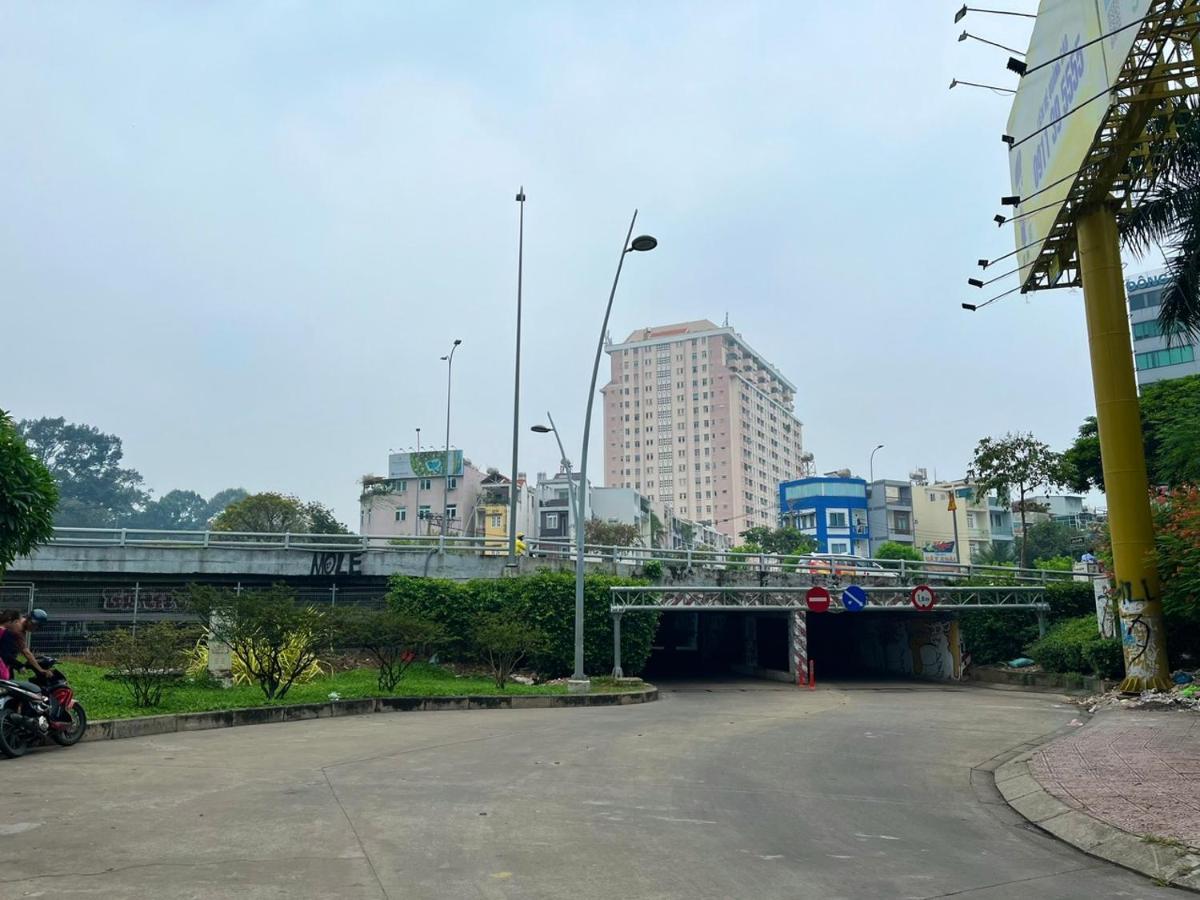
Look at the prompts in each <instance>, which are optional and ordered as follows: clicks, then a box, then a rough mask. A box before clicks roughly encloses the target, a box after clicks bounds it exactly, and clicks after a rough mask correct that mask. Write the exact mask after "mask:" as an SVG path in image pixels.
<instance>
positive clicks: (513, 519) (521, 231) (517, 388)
mask: <svg viewBox="0 0 1200 900" xmlns="http://www.w3.org/2000/svg"><path fill="white" fill-rule="evenodd" d="M517 203H519V204H521V212H520V218H519V223H520V224H519V225H518V227H517V354H516V356H517V361H516V372H515V374H514V375H513V446H512V481H510V482H509V485H508V564H509V565H510V566H515V565H516V564H517V429H518V427H519V424H520V422H519V420H520V418H521V275H522V268H523V266H524V262H525V186H524V185H522V186H521V189H520V190H519V191H518V192H517Z"/></svg>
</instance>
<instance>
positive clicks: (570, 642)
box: [388, 572, 659, 678]
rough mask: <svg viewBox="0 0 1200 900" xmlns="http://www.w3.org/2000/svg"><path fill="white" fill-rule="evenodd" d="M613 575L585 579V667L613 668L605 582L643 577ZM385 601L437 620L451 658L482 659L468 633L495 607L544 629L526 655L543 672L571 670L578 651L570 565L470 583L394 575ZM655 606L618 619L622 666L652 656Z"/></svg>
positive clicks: (638, 666)
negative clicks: (567, 569) (541, 638)
mask: <svg viewBox="0 0 1200 900" xmlns="http://www.w3.org/2000/svg"><path fill="white" fill-rule="evenodd" d="M644 583H645V582H643V581H637V580H632V579H627V578H618V577H615V576H612V575H588V576H587V577H586V579H585V580H584V632H583V649H584V668H585V671H587V672H592V673H603V672H607V671H609V670H611V668H612V615H611V614H610V613H609V603H610V598H609V588H611V587H616V586H622V585H635V584H644ZM388 602H389V604H390V605H391V607H392V608H393V609H396V610H400V611H404V612H408V613H411V614H413V615H416V616H419V617H421V618H424V619H429V620H431V621H433V622H436V623H437V624H439V625H441V626H442V629H443V631H444V632H445V642H444V643H443V644H442V645H441V646H442V647H443V652H444V654H445V656H446V658H448V659H457V660H477V661H481V657H480V655H479V652H478V649H477V647H476V646H475V645H474V642H473V640H472V635H473V633H474V630H475V625H476V623H477V621H478V619H479V616H480V615H482V614H484V613H494V612H500V613H504V614H505V615H507V616H509V617H511V618H514V619H517V620H519V621H521V622H523V623H524V624H526V625H528V626H529V627H531V628H535V629H537V630H539V631H541V632H542V633H543V634H544V635H545V636H546V642H545V644H544V646H542V647H539V648H538V649H537V650H535V651H534V652H533V653H531V654H530V656H529V663H530V664H531V665H532V666H533V668H534V669H536V670H537V672H538V673H539V674H540V675H544V676H546V677H548V678H555V677H558V676H561V675H569V674H570V673H571V671H572V669H573V667H574V657H575V649H574V648H575V576H574V574H573V573H571V572H538V573H536V574H533V575H524V576H521V577H519V578H488V579H476V580H474V581H468V582H452V581H445V580H441V579H431V578H413V577H409V576H402V575H397V576H394V577H393V578H392V581H391V591H390V592H389V594H388ZM658 616H659V614H658V613H657V612H628V613H625V614H624V616H623V617H622V619H621V662H622V667H623V668H624V669H625V670H626V671H628V672H631V673H633V674H636V673H638V672H640V671H641V670H642V668H643V667H644V666H645V665H646V660H647V659H648V658H649V657H650V645H651V642H652V641H653V640H654V632H655V630H656V629H657V627H658Z"/></svg>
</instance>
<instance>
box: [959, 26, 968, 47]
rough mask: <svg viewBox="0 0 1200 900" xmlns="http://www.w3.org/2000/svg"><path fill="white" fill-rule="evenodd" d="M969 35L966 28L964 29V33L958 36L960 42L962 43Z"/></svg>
mask: <svg viewBox="0 0 1200 900" xmlns="http://www.w3.org/2000/svg"><path fill="white" fill-rule="evenodd" d="M967 37H968V35H967V32H966V29H963V33H962V34H960V35H959V36H958V42H959V43H960V44H961V43H962V42H963V41H965V40H966V39H967Z"/></svg>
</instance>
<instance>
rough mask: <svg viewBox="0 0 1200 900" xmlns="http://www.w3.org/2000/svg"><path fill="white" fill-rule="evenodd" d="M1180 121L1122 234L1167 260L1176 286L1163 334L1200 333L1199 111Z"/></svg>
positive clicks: (1169, 293) (1169, 295) (1166, 304)
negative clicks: (1150, 184)
mask: <svg viewBox="0 0 1200 900" xmlns="http://www.w3.org/2000/svg"><path fill="white" fill-rule="evenodd" d="M1188 113H1190V116H1188V115H1187V114H1188ZM1179 122H1182V124H1178V123H1179ZM1176 123H1177V126H1178V130H1177V135H1176V137H1175V139H1174V140H1171V141H1169V142H1167V144H1166V148H1167V149H1166V151H1165V153H1164V154H1162V155H1161V156H1160V157H1159V158H1157V159H1156V160H1154V164H1155V178H1154V184H1153V186H1152V188H1151V190H1150V191H1149V193H1148V194H1147V195H1146V196H1145V197H1143V198H1142V200H1141V202H1140V203H1138V204H1137V205H1136V206H1135V207H1134V208H1133V209H1131V210H1128V211H1126V212H1125V214H1124V215H1123V216H1122V218H1121V236H1122V238H1124V241H1125V244H1126V246H1127V247H1129V248H1130V249H1131V250H1133V251H1134V253H1136V254H1137V255H1139V256H1141V255H1143V254H1145V253H1146V252H1147V251H1149V250H1152V249H1158V250H1161V251H1162V252H1163V255H1164V256H1165V257H1166V263H1167V271H1168V273H1169V274H1170V276H1171V285H1170V287H1168V288H1167V289H1166V290H1164V291H1163V296H1162V304H1161V305H1160V307H1159V313H1158V322H1159V324H1160V325H1161V326H1162V331H1163V333H1164V334H1171V333H1172V332H1175V331H1183V332H1190V333H1191V334H1193V335H1200V119H1198V118H1197V117H1196V114H1195V110H1194V109H1191V110H1183V111H1182V115H1179V116H1177V117H1176Z"/></svg>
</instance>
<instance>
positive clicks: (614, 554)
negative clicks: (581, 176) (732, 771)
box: [52, 528, 1073, 584]
mask: <svg viewBox="0 0 1200 900" xmlns="http://www.w3.org/2000/svg"><path fill="white" fill-rule="evenodd" d="M54 532H55V533H54V538H53V541H52V543H55V544H64V545H73V546H100V547H160V548H180V547H186V548H196V549H203V548H210V547H211V548H222V549H243V550H299V551H309V552H311V551H314V550H324V551H337V550H343V551H350V550H353V551H360V552H370V551H390V552H401V553H404V552H411V553H424V554H428V553H430V552H432V551H433V550H436V549H437V548H438V546H439V541H440V540H441V539H440V537H439V536H438V535H422V536H412V535H369V534H288V533H284V534H273V533H264V532H240V531H160V530H153V529H136V528H56V529H55V530H54ZM526 544H527V550H526V553H527V554H528V555H529V556H530V557H533V558H543V559H570V558H573V557H574V555H575V545H574V543H573V542H571V541H552V540H531V541H527V542H526ZM445 547H446V551H447V552H448V553H461V554H470V555H479V556H505V555H506V554H507V552H508V544H507V541H506V540H503V539H501V538H496V537H491V538H489V537H483V536H461V535H446V537H445ZM584 556H585V558H586V559H587V561H589V562H592V563H612V564H625V565H630V566H635V567H641V566H644V565H645V564H646V563H648V562H651V561H654V562H658V563H660V564H661V565H662V566H664V567H665V568H668V569H672V570H680V571H682V570H692V569H698V570H717V571H724V570H728V571H755V572H762V573H767V574H775V573H798V574H814V575H821V574H826V573H828V572H829V571H830V570H833V569H836V570H837V571H839V572H846V573H851V574H860V575H863V576H869V575H874V574H878V573H879V572H880V571H885V572H894V573H895V574H896V577H897V578H898V579H900V580H914V579H915V580H927V581H937V582H941V583H946V582H950V581H956V580H960V579H965V578H972V579H979V578H991V579H995V580H997V581H1002V582H1010V581H1015V582H1017V583H1020V584H1046V583H1047V582H1049V581H1055V580H1068V581H1069V580H1071V578H1072V577H1073V573H1071V572H1059V571H1049V570H1046V569H1022V568H1017V567H1012V566H980V565H973V564H965V563H953V562H941V561H921V562H913V561H912V560H904V559H900V560H886V559H864V558H862V557H855V556H837V555H832V554H799V555H789V554H771V553H740V552H734V551H732V550H709V549H699V548H681V549H667V548H663V547H622V546H610V545H604V544H585V545H584Z"/></svg>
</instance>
